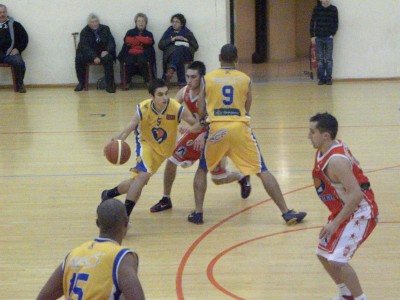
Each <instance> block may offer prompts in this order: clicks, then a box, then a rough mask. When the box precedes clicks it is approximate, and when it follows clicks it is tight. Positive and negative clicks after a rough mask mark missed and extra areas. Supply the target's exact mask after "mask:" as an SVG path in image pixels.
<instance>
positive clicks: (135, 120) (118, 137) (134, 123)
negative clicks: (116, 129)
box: [113, 111, 140, 141]
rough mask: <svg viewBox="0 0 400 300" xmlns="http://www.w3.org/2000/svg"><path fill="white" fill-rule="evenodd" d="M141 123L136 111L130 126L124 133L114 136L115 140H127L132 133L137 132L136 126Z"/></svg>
mask: <svg viewBox="0 0 400 300" xmlns="http://www.w3.org/2000/svg"><path fill="white" fill-rule="evenodd" d="M139 121H140V118H139V114H138V112H137V111H135V113H134V115H133V117H132V120H131V121H130V122H129V124H128V125H127V126H126V127H125V129H124V130H123V131H122V132H120V133H118V134H117V135H116V136H114V138H113V139H115V140H123V141H125V139H126V138H127V137H128V136H129V135H130V134H131V132H132V131H134V130H135V128H136V126H137V125H138V124H139Z"/></svg>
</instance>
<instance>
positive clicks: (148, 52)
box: [118, 27, 156, 65]
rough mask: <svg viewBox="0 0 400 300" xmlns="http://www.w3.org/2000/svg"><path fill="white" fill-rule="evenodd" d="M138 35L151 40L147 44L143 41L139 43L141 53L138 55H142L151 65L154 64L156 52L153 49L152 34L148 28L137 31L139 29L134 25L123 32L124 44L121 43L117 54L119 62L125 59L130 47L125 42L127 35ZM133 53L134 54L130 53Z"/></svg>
mask: <svg viewBox="0 0 400 300" xmlns="http://www.w3.org/2000/svg"><path fill="white" fill-rule="evenodd" d="M138 36H142V37H147V38H150V39H151V40H152V42H151V43H149V44H144V43H140V44H141V45H140V47H141V48H142V49H143V53H141V54H140V55H143V56H144V60H146V61H149V62H150V63H151V64H152V65H155V64H156V52H155V51H154V47H153V45H154V38H153V34H152V33H151V32H150V31H148V30H146V29H145V30H143V31H142V32H140V31H139V29H137V28H136V27H135V28H133V29H130V30H128V32H127V33H126V34H125V37H124V44H123V45H122V49H121V51H120V52H119V54H118V60H119V61H121V62H124V61H126V57H127V56H128V55H131V54H129V53H128V52H129V50H130V49H131V47H132V46H131V45H129V43H128V42H127V38H128V39H129V37H138ZM132 55H134V54H132Z"/></svg>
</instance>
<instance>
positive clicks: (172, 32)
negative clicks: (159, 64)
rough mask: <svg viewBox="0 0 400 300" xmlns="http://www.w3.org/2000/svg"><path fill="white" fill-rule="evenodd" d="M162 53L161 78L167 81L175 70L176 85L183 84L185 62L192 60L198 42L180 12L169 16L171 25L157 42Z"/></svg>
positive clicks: (197, 47)
mask: <svg viewBox="0 0 400 300" xmlns="http://www.w3.org/2000/svg"><path fill="white" fill-rule="evenodd" d="M158 48H160V50H162V51H163V52H164V53H163V74H164V76H163V78H164V79H165V80H166V81H167V82H168V81H169V80H170V79H171V77H172V76H173V75H174V73H175V72H176V74H177V77H178V85H179V86H185V85H186V79H185V62H188V61H193V57H194V53H195V52H196V51H197V50H198V49H199V44H198V43H197V40H196V38H195V37H194V34H193V32H191V31H190V30H189V28H187V27H186V19H185V16H184V15H182V14H175V15H173V16H172V17H171V26H170V27H169V28H168V29H167V30H166V31H165V32H164V34H163V36H162V37H161V40H160V42H159V43H158Z"/></svg>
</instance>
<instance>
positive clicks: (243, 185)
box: [238, 175, 251, 199]
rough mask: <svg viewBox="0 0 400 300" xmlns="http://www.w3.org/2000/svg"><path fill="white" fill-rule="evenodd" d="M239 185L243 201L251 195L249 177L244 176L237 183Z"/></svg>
mask: <svg viewBox="0 0 400 300" xmlns="http://www.w3.org/2000/svg"><path fill="white" fill-rule="evenodd" d="M238 182H239V184H240V195H241V196H242V198H243V199H246V198H248V197H249V196H250V193H251V184H250V176H249V175H247V176H244V177H243V178H242V179H240V180H239V181H238Z"/></svg>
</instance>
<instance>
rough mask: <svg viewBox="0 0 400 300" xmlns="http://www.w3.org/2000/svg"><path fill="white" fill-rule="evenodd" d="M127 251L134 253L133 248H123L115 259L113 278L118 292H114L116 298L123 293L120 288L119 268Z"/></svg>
mask: <svg viewBox="0 0 400 300" xmlns="http://www.w3.org/2000/svg"><path fill="white" fill-rule="evenodd" d="M127 253H133V251H132V250H131V249H122V250H121V251H119V252H118V254H117V256H116V257H115V259H114V265H113V270H112V278H113V282H114V285H115V288H116V292H115V294H114V297H115V299H119V296H120V295H121V290H120V289H119V286H118V268H119V265H120V263H121V261H122V259H123V258H124V256H125V255H126V254H127Z"/></svg>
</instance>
